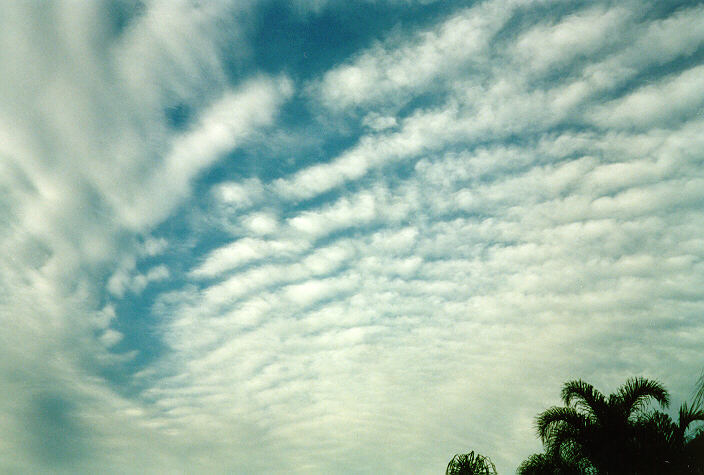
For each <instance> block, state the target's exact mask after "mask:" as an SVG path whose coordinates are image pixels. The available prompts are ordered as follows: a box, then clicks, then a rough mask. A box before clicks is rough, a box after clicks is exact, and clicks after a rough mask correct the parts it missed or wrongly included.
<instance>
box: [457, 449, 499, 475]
mask: <svg viewBox="0 0 704 475" xmlns="http://www.w3.org/2000/svg"><path fill="white" fill-rule="evenodd" d="M445 475H496V467H495V466H494V464H493V463H492V461H491V459H489V457H485V456H483V455H479V454H475V453H474V451H472V452H470V453H468V454H457V455H455V456H454V457H452V460H450V463H448V464H447V469H446V470H445Z"/></svg>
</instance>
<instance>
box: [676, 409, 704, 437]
mask: <svg viewBox="0 0 704 475" xmlns="http://www.w3.org/2000/svg"><path fill="white" fill-rule="evenodd" d="M697 421H704V409H701V408H700V407H698V406H691V407H690V406H688V405H687V403H686V402H685V403H684V404H682V405H681V406H680V413H679V424H678V429H679V431H680V434H681V435H682V436H684V434H685V432H686V431H687V429H688V428H689V426H690V424H692V423H693V422H697Z"/></svg>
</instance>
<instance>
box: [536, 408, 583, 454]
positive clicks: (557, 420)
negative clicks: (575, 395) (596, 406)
mask: <svg viewBox="0 0 704 475" xmlns="http://www.w3.org/2000/svg"><path fill="white" fill-rule="evenodd" d="M587 423H588V422H587V417H586V416H585V415H584V414H580V413H579V412H577V410H575V409H574V408H573V407H558V406H553V407H551V408H549V409H546V410H545V411H543V412H542V413H540V414H539V415H538V417H537V418H536V420H535V427H536V429H537V432H538V436H539V437H540V440H541V441H542V442H543V444H546V445H549V444H550V443H551V439H552V438H554V437H555V435H556V434H557V432H556V431H557V430H558V428H559V427H560V426H563V425H564V426H567V427H583V426H586V425H587Z"/></svg>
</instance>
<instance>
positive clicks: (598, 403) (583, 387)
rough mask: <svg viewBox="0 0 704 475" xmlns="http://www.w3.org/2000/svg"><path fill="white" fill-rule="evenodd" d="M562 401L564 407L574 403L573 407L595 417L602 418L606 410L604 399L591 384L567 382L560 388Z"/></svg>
mask: <svg viewBox="0 0 704 475" xmlns="http://www.w3.org/2000/svg"><path fill="white" fill-rule="evenodd" d="M562 400H563V401H564V403H565V405H566V406H570V405H571V404H572V402H573V401H574V402H575V406H576V407H578V408H580V409H582V410H584V411H585V412H587V413H589V414H594V415H596V416H597V417H600V416H602V415H603V414H604V413H605V409H606V398H605V397H604V395H603V394H602V393H600V392H599V391H598V390H597V389H596V388H595V387H594V386H592V385H591V384H589V383H587V382H585V381H582V380H581V379H578V380H575V381H568V382H566V383H565V385H564V386H563V387H562Z"/></svg>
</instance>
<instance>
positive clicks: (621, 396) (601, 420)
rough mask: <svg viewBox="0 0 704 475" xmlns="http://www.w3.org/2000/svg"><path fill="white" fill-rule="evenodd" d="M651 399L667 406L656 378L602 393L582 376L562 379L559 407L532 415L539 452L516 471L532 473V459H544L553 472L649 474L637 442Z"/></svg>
mask: <svg viewBox="0 0 704 475" xmlns="http://www.w3.org/2000/svg"><path fill="white" fill-rule="evenodd" d="M651 400H654V401H656V402H658V403H659V404H660V405H661V406H662V407H667V406H668V405H669V402H670V397H669V394H668V392H667V390H666V389H665V388H664V387H663V386H662V385H661V384H660V383H659V382H657V381H653V380H648V379H645V378H630V379H628V380H627V381H626V383H625V384H624V385H623V386H621V387H620V388H618V390H617V391H616V392H615V393H613V394H611V395H609V396H608V397H607V396H605V395H603V394H602V393H601V392H599V391H598V390H596V389H595V388H594V386H592V385H591V384H589V383H586V382H584V381H582V380H576V381H568V382H567V383H565V385H564V386H563V388H562V401H563V402H564V404H565V406H564V407H556V406H555V407H551V408H549V409H547V410H546V411H544V412H543V413H541V414H540V415H538V418H537V420H536V427H537V431H538V435H539V436H540V439H541V440H542V442H543V445H544V446H545V454H542V455H539V456H538V455H536V456H534V457H531V458H529V459H528V460H526V462H524V464H523V465H521V467H522V468H523V470H524V471H522V472H520V473H538V472H535V471H534V472H529V471H528V470H532V469H533V468H531V467H537V466H538V463H542V464H550V467H552V469H551V470H553V472H555V473H603V474H628V473H650V465H649V463H648V461H647V460H646V458H647V457H646V458H644V457H643V453H642V451H641V450H639V443H638V442H637V441H638V438H639V436H642V435H643V434H642V433H643V432H645V431H652V430H653V428H654V423H652V422H647V420H646V419H645V418H643V417H641V416H642V415H643V414H644V413H643V409H644V408H645V406H646V404H647V403H648V402H650V401H651ZM648 434H651V432H648ZM651 435H652V434H651ZM543 473H546V472H543ZM547 473H550V472H547Z"/></svg>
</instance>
